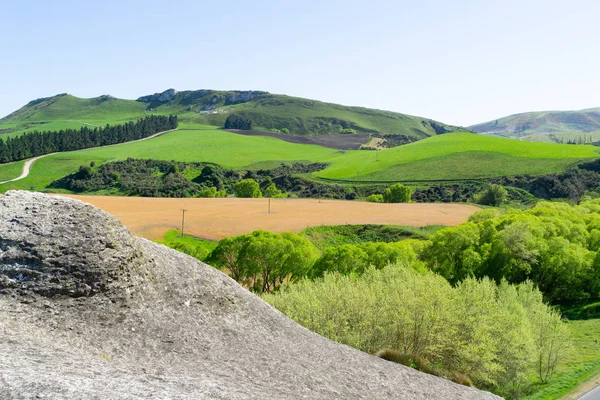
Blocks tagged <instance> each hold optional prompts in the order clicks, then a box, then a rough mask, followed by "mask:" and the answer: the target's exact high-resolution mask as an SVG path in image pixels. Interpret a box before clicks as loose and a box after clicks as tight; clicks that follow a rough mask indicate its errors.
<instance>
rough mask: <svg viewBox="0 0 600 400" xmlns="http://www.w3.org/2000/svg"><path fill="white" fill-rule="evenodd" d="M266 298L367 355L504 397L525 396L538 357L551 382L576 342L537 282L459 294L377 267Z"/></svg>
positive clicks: (402, 270)
mask: <svg viewBox="0 0 600 400" xmlns="http://www.w3.org/2000/svg"><path fill="white" fill-rule="evenodd" d="M416 263H418V262H416ZM263 298H264V299H265V300H267V301H268V302H269V303H271V304H272V305H273V306H274V307H276V308H278V309H279V310H281V311H282V312H283V313H285V314H286V315H288V316H289V317H290V318H292V319H294V320H295V321H296V322H298V323H300V324H302V325H303V326H305V327H307V328H308V329H311V330H313V331H315V332H317V333H319V334H321V335H323V336H325V337H327V338H329V339H331V340H334V341H337V342H340V343H344V344H347V345H350V346H354V347H356V348H358V349H361V350H363V351H366V352H369V353H375V352H378V351H379V350H381V349H390V350H392V351H397V352H398V354H400V355H404V356H405V358H406V359H412V360H420V361H419V364H420V365H421V366H423V365H430V367H429V368H428V369H429V370H428V372H430V373H434V374H437V375H442V376H445V377H451V376H457V375H463V376H465V375H466V376H468V377H469V378H471V379H472V380H473V382H474V383H475V384H476V385H478V387H481V388H484V389H488V390H489V389H493V390H494V391H495V392H497V393H499V394H502V395H506V396H513V397H519V392H520V388H521V387H522V386H523V385H524V383H525V382H526V381H527V379H528V378H529V377H530V376H531V375H532V374H533V373H537V371H538V370H540V367H539V366H540V361H539V360H540V357H539V356H540V355H541V359H542V362H541V365H542V368H541V370H542V378H543V379H550V377H551V374H550V373H548V367H551V366H552V365H554V366H555V365H556V363H555V362H557V361H558V360H560V359H561V358H562V357H564V349H565V346H566V345H567V344H568V342H569V338H568V336H566V335H564V334H565V333H566V332H567V331H566V327H565V324H564V323H562V322H561V321H560V318H557V316H558V314H556V313H555V312H552V311H551V310H550V308H549V307H548V306H547V305H545V304H544V303H543V300H542V294H541V293H540V292H539V290H538V289H537V288H536V287H535V285H533V284H532V283H531V282H525V283H523V284H521V285H516V286H515V285H510V284H508V283H507V282H506V281H503V282H501V283H500V284H496V283H495V282H494V281H493V280H491V279H487V278H485V279H481V280H478V279H475V278H467V279H465V280H463V281H461V282H460V283H459V284H458V285H456V286H454V287H453V286H452V285H450V284H449V283H448V281H447V280H445V279H444V278H442V277H441V276H439V275H436V274H433V273H431V272H417V271H415V270H414V268H413V267H412V266H411V265H410V264H409V265H408V266H401V265H394V264H391V265H388V266H386V267H383V268H382V269H376V268H375V267H370V268H367V269H366V270H365V271H364V274H363V275H362V276H356V275H354V274H351V275H343V274H340V273H337V272H336V273H330V272H327V273H325V274H324V276H323V277H322V278H320V279H317V280H314V281H309V280H300V281H298V282H296V283H293V284H289V285H286V286H285V288H284V289H283V290H280V291H278V292H277V293H273V294H267V295H264V296H263ZM559 343H562V345H560V344H559ZM559 348H560V350H559ZM548 360H549V361H548ZM421 369H422V367H421ZM542 378H540V379H542Z"/></svg>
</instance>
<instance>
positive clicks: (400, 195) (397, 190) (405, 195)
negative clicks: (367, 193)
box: [383, 183, 412, 203]
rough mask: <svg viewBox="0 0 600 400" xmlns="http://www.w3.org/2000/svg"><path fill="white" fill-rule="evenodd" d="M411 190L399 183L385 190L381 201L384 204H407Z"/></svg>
mask: <svg viewBox="0 0 600 400" xmlns="http://www.w3.org/2000/svg"><path fill="white" fill-rule="evenodd" d="M411 195H412V189H411V188H409V187H408V186H404V185H402V184H400V183H396V184H395V185H392V186H390V187H389V188H387V189H385V195H384V196H383V201H384V202H386V203H409V202H410V196H411Z"/></svg>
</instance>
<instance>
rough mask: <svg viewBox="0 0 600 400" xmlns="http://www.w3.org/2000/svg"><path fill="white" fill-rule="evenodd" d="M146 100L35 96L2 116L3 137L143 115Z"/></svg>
mask: <svg viewBox="0 0 600 400" xmlns="http://www.w3.org/2000/svg"><path fill="white" fill-rule="evenodd" d="M145 110H146V107H145V105H144V104H142V103H139V102H137V101H133V100H121V99H116V98H114V97H111V96H100V97H95V98H91V99H81V98H79V97H75V96H71V95H69V94H60V95H57V96H53V97H48V98H43V99H38V100H33V101H31V102H29V103H28V104H27V105H25V106H24V107H22V108H20V109H19V110H17V111H15V112H13V113H12V114H9V115H7V116H6V117H4V118H2V119H0V137H5V135H11V136H12V135H17V134H21V133H23V132H29V131H33V130H38V131H48V130H50V131H55V130H60V129H66V128H79V127H81V126H83V125H91V126H102V125H106V124H111V125H112V124H118V123H123V122H126V121H132V120H136V119H138V118H141V117H143V116H144V113H145Z"/></svg>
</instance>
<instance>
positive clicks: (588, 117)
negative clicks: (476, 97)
mask: <svg viewBox="0 0 600 400" xmlns="http://www.w3.org/2000/svg"><path fill="white" fill-rule="evenodd" d="M469 129H471V130H472V131H473V132H477V133H486V134H494V135H500V136H506V137H511V138H526V139H528V140H533V141H557V140H559V141H560V140H562V139H564V140H565V141H568V140H573V139H575V140H576V139H577V138H578V137H582V139H583V138H588V139H589V137H590V136H591V138H592V140H593V141H597V140H599V139H600V108H590V109H587V110H579V111H541V112H528V113H523V114H515V115H510V116H507V117H503V118H500V119H497V120H494V121H489V122H485V123H482V124H477V125H473V126H471V127H469Z"/></svg>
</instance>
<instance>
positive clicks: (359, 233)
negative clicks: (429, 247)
mask: <svg viewBox="0 0 600 400" xmlns="http://www.w3.org/2000/svg"><path fill="white" fill-rule="evenodd" d="M442 228H444V227H443V226H441V225H430V226H424V227H414V226H396V225H335V226H315V227H311V228H307V229H305V230H303V231H302V232H300V235H301V236H303V237H305V238H307V239H308V240H310V241H311V242H312V243H313V244H314V245H315V246H316V247H317V248H318V249H320V250H324V249H325V248H326V247H330V246H341V245H343V244H356V243H363V242H396V241H400V240H402V239H409V238H414V239H426V238H428V237H430V236H431V235H433V234H434V233H435V232H437V231H438V230H440V229H442Z"/></svg>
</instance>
